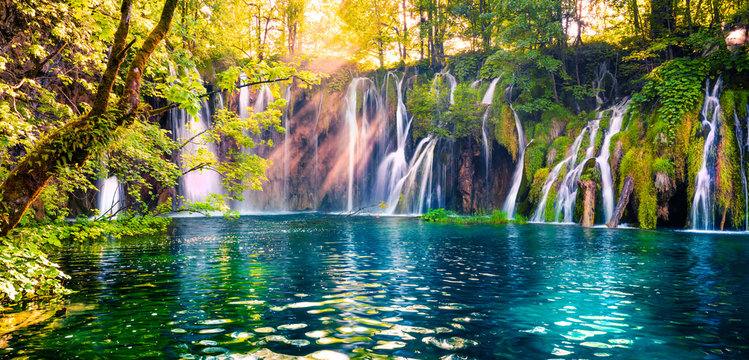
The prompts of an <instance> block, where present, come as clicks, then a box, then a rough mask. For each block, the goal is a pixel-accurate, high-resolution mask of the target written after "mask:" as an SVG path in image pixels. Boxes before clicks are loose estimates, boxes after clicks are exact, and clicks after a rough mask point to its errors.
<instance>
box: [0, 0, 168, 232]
mask: <svg viewBox="0 0 749 360" xmlns="http://www.w3.org/2000/svg"><path fill="white" fill-rule="evenodd" d="M178 2H179V1H178V0H166V1H165V3H164V8H163V10H162V12H161V18H160V19H159V23H158V24H157V25H156V27H155V28H154V29H153V30H152V31H151V33H150V34H149V35H148V37H147V38H146V40H145V41H144V42H143V46H141V48H140V50H139V51H138V53H137V54H136V55H135V57H134V58H133V60H132V63H131V64H130V68H129V70H128V73H127V77H126V78H125V86H124V89H123V91H122V95H121V97H120V100H119V101H118V103H117V105H116V106H115V107H114V108H112V109H109V108H108V103H109V97H110V94H111V92H112V86H113V84H114V82H115V79H116V77H117V73H118V71H119V69H120V66H121V65H122V62H123V60H124V59H125V56H126V53H127V50H128V48H129V47H130V45H132V42H131V43H130V44H127V41H126V39H127V35H128V32H129V29H130V17H131V14H132V0H123V1H122V6H121V8H120V22H119V25H118V26H117V30H116V32H115V38H114V43H113V44H112V49H111V51H110V55H109V59H108V60H107V67H106V69H105V71H104V74H103V76H102V79H101V81H100V82H99V86H98V88H97V91H96V95H95V97H94V103H93V106H92V107H91V111H90V112H89V113H88V114H86V115H85V116H83V117H81V118H80V119H78V120H75V121H72V122H70V123H68V124H67V125H65V126H63V127H62V128H60V129H58V130H57V131H55V132H53V133H52V134H50V135H49V136H47V137H46V138H44V139H43V140H42V141H41V142H40V143H39V144H38V145H37V146H36V147H35V148H34V149H33V150H31V151H30V152H29V153H28V154H27V155H26V157H25V158H24V159H23V160H21V162H19V163H18V165H17V166H16V167H15V168H14V169H13V170H12V171H11V172H10V174H9V175H8V177H7V178H6V179H5V181H4V182H3V183H2V184H1V185H0V236H6V235H7V234H8V233H9V232H10V231H11V230H13V228H14V227H16V225H18V223H19V221H20V220H21V218H22V217H23V215H24V213H25V212H26V210H27V209H28V208H29V205H31V203H33V202H34V200H36V198H37V197H38V196H39V193H40V192H41V190H42V189H43V188H44V186H45V185H46V184H47V182H48V181H49V179H50V178H52V177H53V176H54V175H55V174H57V172H58V171H59V170H60V169H61V168H64V167H69V166H72V167H80V166H82V165H83V164H84V163H85V162H86V160H88V158H89V157H90V156H91V154H93V153H94V152H95V151H97V150H98V149H100V148H101V147H102V145H104V144H107V143H108V142H109V141H110V138H111V136H112V133H114V131H115V130H117V128H119V127H122V126H126V125H128V124H130V123H131V122H132V121H133V120H134V119H135V117H136V116H137V114H138V109H139V106H140V83H141V77H142V75H143V70H144V69H145V67H146V63H147V62H148V58H149V57H150V56H151V54H152V53H153V52H154V51H155V50H156V47H157V46H158V45H159V43H160V42H161V41H162V40H163V39H164V37H165V36H166V34H167V32H168V31H169V27H170V26H171V22H172V18H173V16H174V10H175V8H176V6H177V3H178Z"/></svg>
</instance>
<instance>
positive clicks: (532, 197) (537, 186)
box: [528, 168, 549, 204]
mask: <svg viewBox="0 0 749 360" xmlns="http://www.w3.org/2000/svg"><path fill="white" fill-rule="evenodd" d="M548 177H549V168H542V169H538V170H536V172H535V173H534V175H533V182H532V183H531V188H530V190H529V191H528V200H529V201H530V202H531V203H534V204H538V201H539V199H540V198H541V195H542V194H541V191H542V190H543V186H544V182H546V178H548Z"/></svg>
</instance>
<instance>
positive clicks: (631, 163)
mask: <svg viewBox="0 0 749 360" xmlns="http://www.w3.org/2000/svg"><path fill="white" fill-rule="evenodd" d="M652 164H653V156H652V155H651V153H650V152H649V151H648V150H645V149H630V150H629V151H627V153H626V154H625V155H624V157H623V158H622V163H621V166H620V167H619V180H620V181H619V191H620V192H621V187H622V185H623V184H624V179H625V178H626V177H627V176H632V180H634V195H635V196H636V197H637V200H638V206H637V220H638V222H639V223H640V227H642V228H643V229H654V228H655V225H656V222H657V220H658V216H657V212H656V211H657V199H656V191H655V185H654V184H653V166H652Z"/></svg>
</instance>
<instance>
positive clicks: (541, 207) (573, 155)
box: [531, 126, 588, 222]
mask: <svg viewBox="0 0 749 360" xmlns="http://www.w3.org/2000/svg"><path fill="white" fill-rule="evenodd" d="M586 131H588V127H587V126H586V127H584V128H583V130H582V131H580V134H579V135H578V136H577V138H575V141H574V142H573V143H572V146H571V147H570V150H569V152H568V153H567V158H565V159H564V160H562V161H560V162H559V163H558V164H557V165H556V166H554V168H553V169H551V171H550V172H549V176H547V177H546V181H544V184H543V186H542V187H541V190H542V191H543V195H542V196H541V200H540V201H539V202H538V204H537V205H536V210H535V211H534V212H533V217H532V218H531V221H532V222H544V221H545V216H546V202H547V200H548V198H549V192H550V191H551V188H552V187H553V186H554V184H555V183H556V182H557V179H558V178H559V174H560V173H561V171H562V168H563V167H567V168H568V170H570V169H572V168H574V167H575V163H576V162H577V153H578V152H579V151H580V146H581V145H582V143H583V137H584V136H585V132H586Z"/></svg>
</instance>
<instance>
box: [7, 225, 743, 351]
mask: <svg viewBox="0 0 749 360" xmlns="http://www.w3.org/2000/svg"><path fill="white" fill-rule="evenodd" d="M747 255H749V245H748V244H747V243H746V242H745V241H743V239H740V238H738V239H737V238H735V237H734V238H731V237H721V236H720V235H703V234H683V233H667V232H643V231H611V230H608V229H581V228H577V227H571V226H544V225H527V226H513V225H508V226H499V227H495V226H471V227H462V226H451V225H433V224H423V223H421V222H419V221H418V220H417V219H409V218H380V219H377V218H367V217H350V218H346V217H325V216H315V215H303V216H276V217H254V218H253V217H248V218H242V219H241V220H240V221H229V220H224V219H179V220H177V224H176V226H175V228H174V231H173V233H172V235H171V236H170V237H168V238H166V239H163V238H162V239H160V240H153V239H151V240H148V239H140V240H132V241H122V242H108V243H106V244H104V245H102V246H100V247H99V248H97V249H95V250H92V251H78V250H76V251H70V252H68V253H66V254H64V255H63V257H62V258H61V259H60V260H61V263H62V264H63V265H64V267H65V268H66V270H67V271H68V272H69V273H71V274H73V275H74V277H75V279H76V283H74V284H73V285H74V287H76V288H78V289H79V290H80V292H78V293H76V294H74V295H73V296H71V299H70V301H71V303H75V304H80V305H79V306H78V307H77V308H76V310H75V311H68V315H67V316H65V317H63V318H58V319H56V320H47V321H45V322H44V323H41V324H39V325H35V326H30V327H27V328H25V329H23V330H18V331H16V332H14V337H13V338H11V339H10V340H9V341H8V344H7V347H8V349H6V350H0V355H2V356H10V357H15V356H29V357H40V356H41V357H45V356H47V357H48V356H50V354H54V357H56V358H71V357H74V356H81V357H92V358H95V357H156V358H209V357H217V358H221V357H225V358H228V357H232V358H242V357H248V358H249V356H253V357H256V358H267V357H277V358H282V354H285V355H289V356H300V355H309V354H315V355H314V356H316V357H319V358H342V357H344V356H346V357H354V358H373V357H377V356H400V357H406V358H424V359H432V358H440V357H445V358H450V357H452V358H476V359H486V358H518V357H521V358H539V359H542V358H595V357H605V356H611V357H627V358H632V357H639V356H640V355H642V354H648V357H653V358H677V357H678V358H686V359H689V358H705V357H707V356H740V355H742V354H744V355H745V354H747V352H749V350H748V349H747V348H746V345H747V340H746V338H745V335H744V334H746V333H749V331H747V330H749V326H748V325H747V324H748V323H747V321H749V318H748V316H749V315H747V314H748V312H747V310H749V309H747V307H748V306H747V305H746V302H745V299H746V298H747V295H749V290H747V289H749V286H748V285H749V280H747V275H746V274H745V271H744V269H743V266H744V265H743V264H744V259H745V258H746V256H747Z"/></svg>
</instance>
